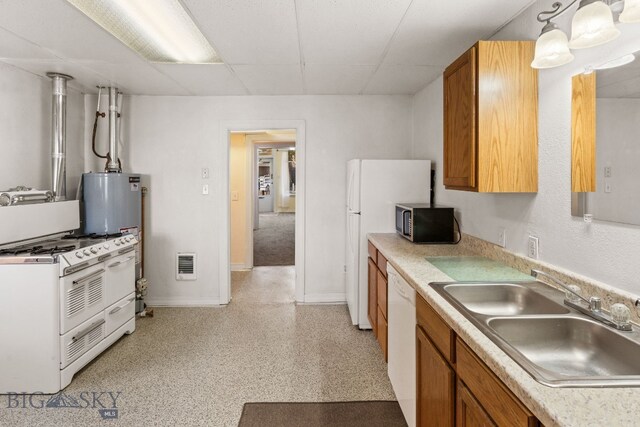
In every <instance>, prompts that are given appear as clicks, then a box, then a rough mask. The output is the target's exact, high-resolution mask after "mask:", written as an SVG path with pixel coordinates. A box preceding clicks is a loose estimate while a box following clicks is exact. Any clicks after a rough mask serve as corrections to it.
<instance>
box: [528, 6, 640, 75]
mask: <svg viewBox="0 0 640 427" xmlns="http://www.w3.org/2000/svg"><path fill="white" fill-rule="evenodd" d="M577 2H578V0H573V1H572V2H570V3H569V4H568V5H567V6H566V7H564V8H563V5H562V3H560V2H555V3H553V5H551V8H552V9H551V10H548V11H543V12H540V13H539V14H538V17H537V19H538V21H539V22H542V23H544V24H545V26H544V27H543V28H542V32H541V33H540V37H538V40H537V41H536V51H535V58H534V60H533V62H532V63H531V66H532V67H533V68H553V67H559V66H561V65H564V64H568V63H569V62H571V61H572V60H573V58H574V56H573V54H572V53H571V51H570V49H586V48H590V47H594V46H600V45H602V44H605V43H607V42H610V41H611V40H614V39H615V38H617V37H618V36H619V35H620V30H618V29H617V28H616V26H615V23H614V21H613V13H612V11H611V8H610V7H609V5H608V4H607V3H605V2H604V1H602V0H580V3H579V6H578V10H577V11H576V13H575V15H574V16H573V20H572V22H571V41H568V38H567V35H566V34H565V33H564V32H563V31H562V30H560V29H559V28H558V26H557V25H556V24H555V23H553V22H552V21H551V20H552V19H554V18H556V17H558V16H560V15H562V14H563V13H565V12H566V11H567V10H568V9H569V8H570V7H571V6H573V5H574V4H575V3H577ZM619 10H620V9H618V11H619ZM625 13H626V15H625ZM623 15H624V16H626V18H625V19H627V21H622V17H623ZM634 19H637V20H638V21H640V0H625V1H624V10H623V12H622V14H621V15H620V21H621V22H636V21H634Z"/></svg>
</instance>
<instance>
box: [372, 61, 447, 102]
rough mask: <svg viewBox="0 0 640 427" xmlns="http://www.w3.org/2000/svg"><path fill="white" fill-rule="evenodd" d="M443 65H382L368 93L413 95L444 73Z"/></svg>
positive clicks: (374, 76)
mask: <svg viewBox="0 0 640 427" xmlns="http://www.w3.org/2000/svg"><path fill="white" fill-rule="evenodd" d="M442 70H443V68H442V67H428V66H423V65H384V64H383V65H381V66H380V68H379V69H378V71H377V72H376V73H375V74H374V75H373V78H372V79H371V81H370V82H369V83H368V84H367V87H366V88H365V90H364V93H365V94H367V95H387V94H405V95H413V94H414V93H416V92H417V91H419V90H420V89H422V88H423V87H425V86H426V85H427V84H429V83H430V82H432V81H433V80H435V79H436V78H437V77H438V76H439V75H440V74H442Z"/></svg>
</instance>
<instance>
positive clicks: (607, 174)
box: [604, 166, 611, 178]
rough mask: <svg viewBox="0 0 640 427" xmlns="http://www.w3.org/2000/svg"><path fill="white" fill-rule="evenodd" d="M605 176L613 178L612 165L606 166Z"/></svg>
mask: <svg viewBox="0 0 640 427" xmlns="http://www.w3.org/2000/svg"><path fill="white" fill-rule="evenodd" d="M604 176H605V178H611V166H605V167H604Z"/></svg>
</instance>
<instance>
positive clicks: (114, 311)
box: [109, 298, 135, 314]
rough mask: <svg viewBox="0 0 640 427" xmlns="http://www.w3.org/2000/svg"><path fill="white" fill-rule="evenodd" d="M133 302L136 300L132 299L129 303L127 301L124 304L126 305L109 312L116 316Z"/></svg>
mask: <svg viewBox="0 0 640 427" xmlns="http://www.w3.org/2000/svg"><path fill="white" fill-rule="evenodd" d="M133 301H135V298H131V299H130V300H129V301H127V302H126V303H124V305H119V306H118V307H116V308H114V309H113V310H111V311H110V312H109V314H115V313H117V312H119V311H120V310H122V309H123V308H125V307H126V306H128V305H129V304H131V303H132V302H133Z"/></svg>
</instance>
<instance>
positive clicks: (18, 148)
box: [0, 62, 84, 240]
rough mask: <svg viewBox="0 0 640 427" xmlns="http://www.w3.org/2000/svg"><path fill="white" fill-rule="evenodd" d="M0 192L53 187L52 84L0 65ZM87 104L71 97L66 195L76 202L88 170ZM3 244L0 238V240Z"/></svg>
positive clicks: (70, 92)
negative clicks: (86, 146) (85, 172)
mask: <svg viewBox="0 0 640 427" xmlns="http://www.w3.org/2000/svg"><path fill="white" fill-rule="evenodd" d="M0 94H2V95H1V96H0V148H1V153H2V157H1V159H2V166H1V167H0V190H6V189H8V188H12V187H15V186H17V185H25V186H29V187H35V188H38V189H50V188H51V80H49V79H47V78H42V77H39V76H36V75H34V74H31V73H28V72H26V71H22V70H20V69H17V68H15V67H13V66H11V65H8V64H5V63H3V62H0ZM83 106H84V100H83V96H82V94H80V93H79V92H77V91H75V90H73V89H69V90H68V94H67V195H68V198H69V199H75V196H76V188H77V186H78V182H79V179H80V175H81V174H82V171H83V166H84V153H83V151H84V144H83V141H82V140H83V128H84V107H83ZM0 240H1V238H0Z"/></svg>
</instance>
